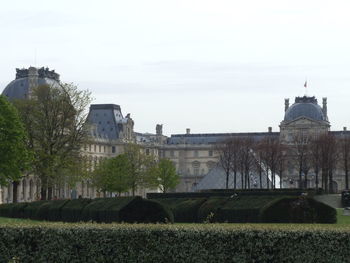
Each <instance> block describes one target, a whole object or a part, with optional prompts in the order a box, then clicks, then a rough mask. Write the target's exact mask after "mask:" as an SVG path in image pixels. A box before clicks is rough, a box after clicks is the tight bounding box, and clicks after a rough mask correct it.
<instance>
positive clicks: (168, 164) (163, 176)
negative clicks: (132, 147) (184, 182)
mask: <svg viewBox="0 0 350 263" xmlns="http://www.w3.org/2000/svg"><path fill="white" fill-rule="evenodd" d="M150 172H151V174H152V177H153V182H154V186H157V187H159V188H160V189H161V190H162V192H163V193H166V192H167V191H169V190H171V189H174V188H175V187H176V186H177V185H178V184H179V182H180V176H179V175H178V174H177V173H176V168H175V165H174V163H173V162H172V161H170V160H169V159H160V160H159V162H158V163H157V165H155V166H154V167H152V168H151V170H150Z"/></svg>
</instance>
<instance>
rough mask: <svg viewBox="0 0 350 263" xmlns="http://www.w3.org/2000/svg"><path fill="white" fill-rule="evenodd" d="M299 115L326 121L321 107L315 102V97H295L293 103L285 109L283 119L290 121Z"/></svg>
mask: <svg viewBox="0 0 350 263" xmlns="http://www.w3.org/2000/svg"><path fill="white" fill-rule="evenodd" d="M299 117H307V118H310V119H313V120H317V121H327V117H325V115H324V114H323V111H322V108H321V107H320V106H319V105H318V104H317V100H316V99H315V97H306V96H304V97H296V98H295V103H294V104H293V105H292V106H290V107H289V108H288V109H287V111H286V113H285V115H284V121H292V120H295V119H297V118H299Z"/></svg>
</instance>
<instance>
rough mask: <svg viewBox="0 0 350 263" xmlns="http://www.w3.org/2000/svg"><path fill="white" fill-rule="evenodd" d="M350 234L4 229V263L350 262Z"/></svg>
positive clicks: (0, 249) (0, 248)
mask: <svg viewBox="0 0 350 263" xmlns="http://www.w3.org/2000/svg"><path fill="white" fill-rule="evenodd" d="M349 244H350V232H349V229H348V230H346V231H344V230H343V231H336V230H322V229H316V230H312V229H300V230H294V231H293V230H288V229H265V230H264V229H257V228H254V227H252V228H250V227H249V225H248V226H245V227H242V228H229V227H226V228H225V227H218V226H213V227H198V226H190V227H188V226H187V227H185V226H184V227H179V226H167V225H165V226H164V225H163V226H161V225H154V226H152V227H149V226H135V225H121V226H113V227H104V226H101V227H96V226H91V225H87V226H84V225H80V226H79V225H77V226H67V225H56V226H53V227H48V226H35V227H13V226H12V227H11V226H2V227H0V262H239V263H245V262H249V263H251V262H259V263H267V262H268V263H274V262H276V263H277V262H278V263H285V262H294V263H300V262H318V263H326V262H332V263H338V262H339V263H340V262H349V261H348V259H349V258H350V250H349Z"/></svg>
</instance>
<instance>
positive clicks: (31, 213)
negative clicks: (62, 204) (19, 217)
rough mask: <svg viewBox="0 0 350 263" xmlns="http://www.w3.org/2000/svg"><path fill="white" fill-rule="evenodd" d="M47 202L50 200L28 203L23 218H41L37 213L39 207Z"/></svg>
mask: <svg viewBox="0 0 350 263" xmlns="http://www.w3.org/2000/svg"><path fill="white" fill-rule="evenodd" d="M47 202H49V201H35V202H30V203H27V206H26V207H25V208H24V209H23V218H30V219H40V218H39V217H38V215H37V212H38V209H39V208H40V206H42V205H43V204H46V203H47Z"/></svg>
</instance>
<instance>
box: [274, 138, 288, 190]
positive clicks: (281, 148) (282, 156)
mask: <svg viewBox="0 0 350 263" xmlns="http://www.w3.org/2000/svg"><path fill="white" fill-rule="evenodd" d="M276 151H277V171H278V175H279V177H280V188H282V178H283V173H284V171H285V169H286V165H287V153H288V146H287V145H285V144H282V143H281V142H279V143H277V144H276Z"/></svg>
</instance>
